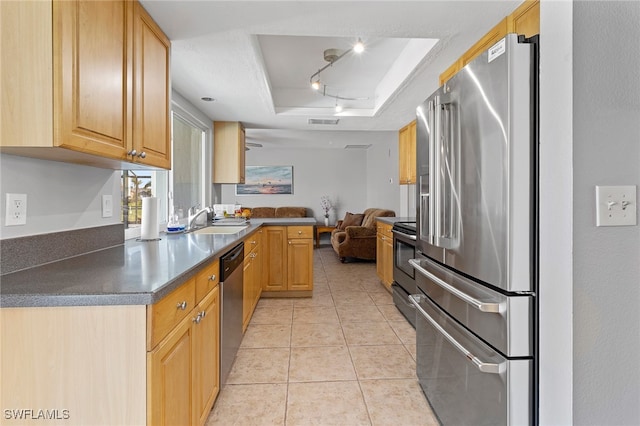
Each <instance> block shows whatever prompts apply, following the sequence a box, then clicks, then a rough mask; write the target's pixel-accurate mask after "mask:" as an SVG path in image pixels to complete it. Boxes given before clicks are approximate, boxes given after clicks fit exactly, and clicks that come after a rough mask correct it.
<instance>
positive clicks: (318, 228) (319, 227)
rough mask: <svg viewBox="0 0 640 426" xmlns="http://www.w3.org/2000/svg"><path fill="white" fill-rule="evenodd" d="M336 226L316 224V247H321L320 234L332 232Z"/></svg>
mask: <svg viewBox="0 0 640 426" xmlns="http://www.w3.org/2000/svg"><path fill="white" fill-rule="evenodd" d="M334 229H336V227H335V226H325V225H316V248H318V247H320V234H325V233H331V231H333V230H334Z"/></svg>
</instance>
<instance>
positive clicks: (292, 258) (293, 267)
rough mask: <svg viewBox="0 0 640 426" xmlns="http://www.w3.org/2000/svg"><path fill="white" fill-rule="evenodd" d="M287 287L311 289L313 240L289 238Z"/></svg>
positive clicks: (291, 288) (295, 289)
mask: <svg viewBox="0 0 640 426" xmlns="http://www.w3.org/2000/svg"><path fill="white" fill-rule="evenodd" d="M287 289H288V290H293V291H297V290H305V291H306V290H313V240H312V239H309V238H293V239H289V247H288V248H287Z"/></svg>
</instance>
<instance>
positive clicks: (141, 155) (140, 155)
mask: <svg viewBox="0 0 640 426" xmlns="http://www.w3.org/2000/svg"><path fill="white" fill-rule="evenodd" d="M146 156H147V153H146V152H144V151H142V152H141V153H140V154H138V157H140V158H145V157H146Z"/></svg>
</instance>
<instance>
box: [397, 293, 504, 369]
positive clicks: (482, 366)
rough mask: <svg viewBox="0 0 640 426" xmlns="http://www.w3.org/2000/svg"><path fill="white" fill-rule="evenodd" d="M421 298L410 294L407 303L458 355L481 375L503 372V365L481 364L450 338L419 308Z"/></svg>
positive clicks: (481, 362) (478, 359)
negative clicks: (462, 356) (409, 303)
mask: <svg viewBox="0 0 640 426" xmlns="http://www.w3.org/2000/svg"><path fill="white" fill-rule="evenodd" d="M422 297H425V296H422V295H419V294H412V295H410V296H409V301H410V302H411V303H413V305H414V306H415V307H416V309H417V310H418V312H420V314H421V315H422V316H423V317H424V318H425V319H426V320H427V321H429V322H430V323H431V325H432V326H433V327H434V328H435V329H436V330H438V332H439V333H440V334H442V335H443V336H444V338H445V339H447V340H448V341H449V343H451V344H452V345H453V346H454V347H455V348H456V349H457V350H458V351H460V353H462V354H463V355H464V356H465V358H467V359H468V360H469V361H471V362H472V363H473V365H475V366H476V368H477V369H478V370H479V371H481V372H482V373H490V374H500V373H502V372H503V371H504V370H505V368H506V366H505V365H504V363H500V364H494V363H489V362H483V361H482V360H481V359H480V358H478V357H477V356H475V355H474V354H472V353H471V352H469V350H467V348H465V347H464V346H462V345H461V344H460V342H458V341H457V340H456V339H454V338H453V337H451V335H450V334H449V333H447V332H446V331H445V330H444V328H442V327H441V326H440V324H438V323H437V322H436V320H434V319H433V318H431V316H430V315H429V314H428V313H427V312H426V311H425V310H424V309H422V306H420V298H422Z"/></svg>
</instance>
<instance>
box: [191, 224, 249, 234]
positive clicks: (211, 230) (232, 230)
mask: <svg viewBox="0 0 640 426" xmlns="http://www.w3.org/2000/svg"><path fill="white" fill-rule="evenodd" d="M248 227H249V226H248V225H245V226H207V227H206V228H202V229H197V230H195V231H193V233H194V234H237V233H238V232H240V231H244V230H245V229H247V228H248Z"/></svg>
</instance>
